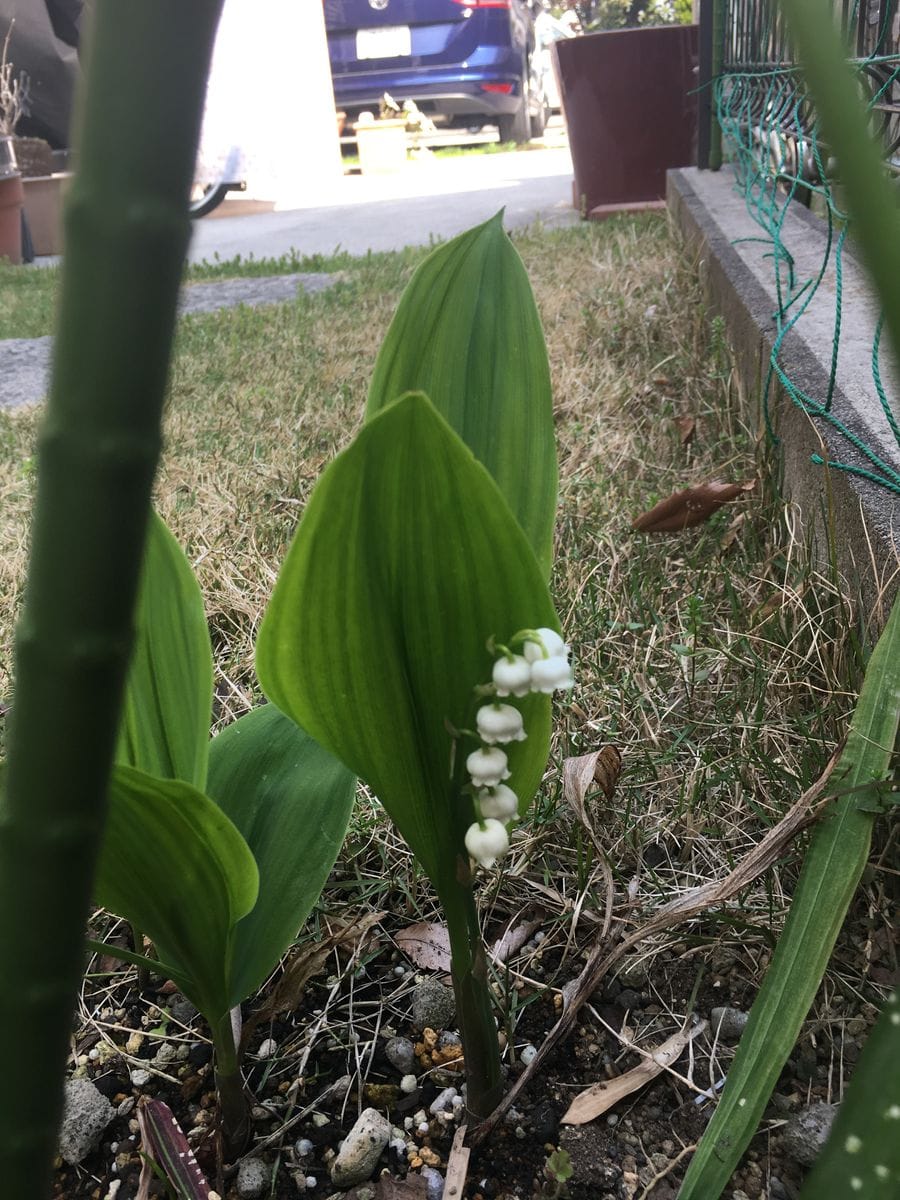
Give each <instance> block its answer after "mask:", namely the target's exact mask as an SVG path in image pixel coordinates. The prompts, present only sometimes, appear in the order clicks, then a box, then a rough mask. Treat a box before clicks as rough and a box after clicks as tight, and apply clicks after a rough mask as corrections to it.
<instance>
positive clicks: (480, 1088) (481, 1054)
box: [441, 856, 503, 1120]
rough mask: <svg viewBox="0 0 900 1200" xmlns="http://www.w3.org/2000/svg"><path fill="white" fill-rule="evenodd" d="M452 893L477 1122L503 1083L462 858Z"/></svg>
mask: <svg viewBox="0 0 900 1200" xmlns="http://www.w3.org/2000/svg"><path fill="white" fill-rule="evenodd" d="M447 893H448V889H447V888H446V887H445V889H444V892H443V894H442V896H441V899H442V901H443V904H444V912H445V915H446V917H447V928H448V930H449V932H450V972H451V975H452V977H453V991H454V994H455V996H456V1014H457V1018H458V1020H459V1032H460V1036H461V1038H462V1044H463V1051H464V1053H465V1059H466V1104H467V1107H468V1110H469V1112H470V1113H471V1114H472V1116H473V1117H475V1118H477V1119H479V1120H483V1119H484V1118H485V1117H487V1116H488V1115H489V1114H490V1113H491V1112H493V1110H494V1109H495V1108H496V1107H497V1105H498V1104H499V1102H500V1098H501V1096H502V1094H503V1079H502V1076H501V1072H500V1048H499V1044H498V1041H497V1026H496V1024H495V1022H494V1014H493V1005H492V1002H491V991H490V988H489V987H488V975H487V955H486V954H485V952H484V942H483V940H482V937H481V928H480V926H479V924H478V912H477V910H476V907H475V897H474V895H473V893H472V873H471V871H470V870H469V864H468V862H467V861H466V859H464V858H463V857H462V856H460V857H459V858H458V859H457V876H456V881H455V885H454V886H453V888H452V895H448V894H447Z"/></svg>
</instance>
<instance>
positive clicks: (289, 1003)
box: [241, 912, 385, 1046]
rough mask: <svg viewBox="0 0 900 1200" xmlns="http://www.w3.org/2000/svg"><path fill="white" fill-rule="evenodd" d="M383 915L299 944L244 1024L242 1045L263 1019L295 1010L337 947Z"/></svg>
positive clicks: (357, 937)
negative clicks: (265, 997)
mask: <svg viewBox="0 0 900 1200" xmlns="http://www.w3.org/2000/svg"><path fill="white" fill-rule="evenodd" d="M384 915H385V914H384V912H375V913H366V915H365V916H363V917H360V918H359V920H357V921H348V922H345V923H343V924H337V925H336V927H335V929H334V930H333V931H332V932H331V933H330V934H329V935H328V937H326V938H323V939H322V940H321V941H319V942H313V943H309V944H307V945H305V946H298V947H297V949H296V950H295V951H294V952H293V953H292V954H291V955H290V956H289V957H288V961H287V965H286V966H285V968H284V974H283V975H282V976H281V979H280V980H279V981H278V985H277V987H276V988H275V990H274V991H273V992H272V995H271V996H270V997H269V999H268V1000H267V1001H266V1002H265V1003H264V1004H263V1005H262V1007H261V1008H258V1009H256V1010H255V1011H254V1012H253V1013H252V1014H251V1015H250V1018H249V1019H248V1021H247V1023H246V1024H245V1025H244V1031H243V1035H242V1038H241V1042H242V1044H243V1045H245V1046H246V1044H247V1042H248V1040H249V1038H250V1034H251V1033H252V1032H253V1030H254V1029H256V1027H257V1026H258V1025H259V1024H260V1023H261V1022H262V1021H271V1020H272V1018H273V1017H276V1016H278V1014H279V1013H282V1012H293V1010H294V1009H295V1008H297V1006H298V1005H299V1003H300V998H301V997H302V995H303V989H304V988H305V987H306V984H307V983H308V982H309V980H310V979H312V977H313V975H317V974H318V973H319V972H320V971H321V970H322V968H323V967H324V966H325V962H326V961H327V959H328V956H329V954H331V952H332V950H334V948H335V946H350V945H356V943H357V942H359V941H360V940H361V939H362V938H363V936H364V935H365V934H366V933H368V931H369V930H370V929H371V928H372V926H373V925H377V924H378V922H379V921H380V920H381V919H382V917H383V916H384Z"/></svg>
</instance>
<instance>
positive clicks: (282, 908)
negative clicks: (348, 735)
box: [208, 704, 356, 1005]
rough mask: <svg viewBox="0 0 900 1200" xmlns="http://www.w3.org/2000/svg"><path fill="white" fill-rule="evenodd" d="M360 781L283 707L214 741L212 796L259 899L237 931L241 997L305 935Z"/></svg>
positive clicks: (234, 994) (270, 708)
mask: <svg viewBox="0 0 900 1200" xmlns="http://www.w3.org/2000/svg"><path fill="white" fill-rule="evenodd" d="M355 788H356V779H355V777H354V776H353V774H352V772H350V771H348V770H347V768H346V767H344V766H343V765H342V764H341V763H339V762H338V761H337V759H336V758H334V757H332V755H330V754H329V753H328V752H327V751H326V750H323V749H322V747H321V746H319V745H318V743H317V742H314V741H313V739H312V738H311V737H310V736H309V734H307V733H304V731H303V730H302V729H300V728H299V727H298V726H297V725H296V724H295V723H294V722H293V721H292V720H290V719H289V718H288V717H286V716H285V715H284V713H282V712H279V710H278V709H277V708H276V707H275V705H274V704H266V705H264V706H263V707H262V708H257V709H254V710H253V711H252V712H249V713H247V715H246V716H244V717H241V718H240V719H239V720H237V721H234V722H233V723H232V724H231V725H229V726H228V727H227V728H226V729H224V730H223V731H222V733H220V734H219V736H218V737H217V738H215V739H214V741H213V743H212V746H211V748H210V757H209V788H208V790H209V794H210V796H212V798H213V799H214V800H215V801H216V803H217V804H218V805H219V806H220V808H221V809H222V811H223V812H225V813H226V814H227V815H228V816H229V817H230V819H231V820H232V821H233V822H234V824H235V826H236V827H237V828H238V829H239V830H240V832H241V833H242V834H243V836H244V838H245V840H246V842H247V844H248V845H249V847H250V849H251V851H252V852H253V857H254V858H255V859H256V865H257V867H258V868H259V896H258V898H257V901H256V904H255V905H254V907H253V910H252V911H251V912H249V913H248V914H247V916H245V917H244V918H243V919H242V920H241V921H240V922H239V923H238V926H237V928H236V930H235V936H234V957H233V963H232V978H231V1000H230V1003H231V1004H232V1005H235V1004H239V1003H240V1002H241V1001H242V1000H245V999H246V998H247V997H248V996H249V995H251V994H252V993H253V992H254V991H256V989H257V988H258V987H259V985H260V984H261V983H262V982H263V980H264V979H265V978H266V976H267V975H268V974H269V972H270V971H271V970H272V969H273V967H274V966H275V964H276V963H277V962H278V959H279V958H280V957H281V955H282V954H283V953H284V951H285V950H286V949H287V947H288V946H289V945H290V943H291V942H292V940H293V939H294V938H295V937H296V935H297V932H298V930H299V929H300V927H301V925H302V924H303V922H304V921H305V920H306V918H307V917H308V916H309V914H310V912H311V911H312V908H313V905H314V904H315V902H316V900H318V898H319V894H320V893H321V891H322V888H323V887H324V885H325V880H326V879H327V878H328V875H329V873H330V871H331V868H332V867H333V866H334V860H335V859H336V858H337V856H338V851H339V850H340V848H341V845H342V843H343V840H344V834H345V833H346V830H347V822H348V820H349V819H350V810H351V808H352V806H353V796H354V791H355Z"/></svg>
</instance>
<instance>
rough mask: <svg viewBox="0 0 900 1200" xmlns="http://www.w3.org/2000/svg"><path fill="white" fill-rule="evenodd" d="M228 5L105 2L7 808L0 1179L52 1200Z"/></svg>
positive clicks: (37, 1199) (92, 41)
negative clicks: (208, 102)
mask: <svg viewBox="0 0 900 1200" xmlns="http://www.w3.org/2000/svg"><path fill="white" fill-rule="evenodd" d="M220 6H221V5H220V0H192V2H191V3H188V4H186V3H184V2H183V0H153V3H152V4H148V3H141V2H139V0H97V2H96V3H95V4H93V5H92V11H91V21H90V22H89V23H86V24H87V28H88V30H89V36H88V37H86V38H85V46H84V49H85V62H86V74H85V78H86V88H85V91H84V93H83V95H82V97H81V101H80V119H79V121H78V122H77V123H76V145H77V149H78V164H79V166H78V171H77V173H76V176H75V178H74V179H73V181H72V186H71V188H70V190H69V193H68V197H67V202H66V215H65V229H66V262H65V266H64V269H63V285H62V296H61V304H60V314H59V327H58V333H57V337H56V342H55V346H54V370H53V378H52V381H51V388H50V398H49V402H48V406H47V412H46V416H45V419H44V422H43V428H42V432H41V436H40V441H39V449H38V471H37V479H38V494H37V501H36V506H35V516H34V524H33V528H32V536H31V556H30V564H29V571H28V582H27V586H26V592H25V599H24V606H23V610H22V617H21V621H20V625H19V630H18V635H17V640H16V691H15V704H14V713H13V718H12V728H11V730H10V743H9V772H8V777H7V788H6V792H5V795H4V797H3V800H2V809H0V1029H4V1030H7V1031H11V1030H15V1036H10V1037H9V1039H8V1040H7V1043H6V1045H5V1049H4V1060H3V1070H2V1072H0V1112H2V1113H3V1121H2V1123H0V1180H2V1181H3V1184H2V1186H3V1192H4V1194H5V1195H8V1196H14V1197H15V1198H16V1200H44V1198H45V1197H46V1196H47V1195H48V1194H49V1190H50V1187H49V1181H50V1171H51V1165H52V1162H53V1157H54V1155H55V1153H56V1129H57V1126H58V1122H59V1119H60V1116H61V1113H62V1082H63V1075H64V1070H65V1062H66V1056H67V1054H68V1050H69V1038H70V1034H71V1024H72V1014H73V1012H74V1008H75V998H76V995H77V989H78V982H79V979H80V976H81V971H82V967H83V963H84V925H85V921H86V918H87V915H88V908H89V902H90V896H91V888H92V877H93V872H94V866H95V862H96V855H97V850H98V846H99V841H100V836H101V833H102V828H103V822H104V816H105V808H106V794H107V783H108V779H109V773H110V769H111V766H112V762H113V758H114V755H115V749H116V738H117V734H118V728H119V719H120V710H121V704H122V696H123V691H124V686H125V677H126V672H127V666H128V655H129V651H130V647H131V642H132V614H133V611H134V606H135V598H136V595H137V588H138V575H139V571H140V565H141V557H142V549H143V543H144V538H145V534H146V528H147V519H148V514H149V509H150V489H151V484H152V481H153V476H154V472H155V468H156V462H157V457H158V454H159V446H160V417H161V412H162V406H163V399H164V394H165V386H166V378H167V373H168V363H169V354H170V349H171V343H172V334H173V330H174V325H175V316H176V304H177V297H178V289H179V284H180V279H181V270H182V264H183V261H184V253H185V250H186V247H187V243H188V239H189V236H190V222H189V219H188V216H187V212H186V207H187V205H186V197H187V194H188V190H189V187H190V181H191V178H192V174H193V168H194V158H195V153H196V146H197V138H198V133H199V128H200V120H201V115H202V110H203V101H204V92H205V75H206V70H207V65H208V63H209V57H210V53H211V50H212V43H213V38H214V35H215V27H216V22H217V20H218V16H219V10H220ZM23 914H27V915H28V919H27V920H23V919H22V915H23Z"/></svg>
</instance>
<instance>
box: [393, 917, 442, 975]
mask: <svg viewBox="0 0 900 1200" xmlns="http://www.w3.org/2000/svg"><path fill="white" fill-rule="evenodd" d="M396 941H397V949H398V950H402V951H403V953H404V954H405V955H406V957H407V958H409V959H411V960H412V961H413V962H414V963H415V964H416V966H417V967H421V968H422V970H423V971H442V972H444V973H445V974H446V973H447V972H449V970H450V934H449V933H448V932H447V926H446V925H441V924H439V922H437V921H417V922H416V924H415V925H407V927H406V928H405V929H401V930H400V932H399V933H398V934H397V938H396Z"/></svg>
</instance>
